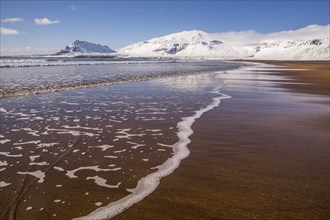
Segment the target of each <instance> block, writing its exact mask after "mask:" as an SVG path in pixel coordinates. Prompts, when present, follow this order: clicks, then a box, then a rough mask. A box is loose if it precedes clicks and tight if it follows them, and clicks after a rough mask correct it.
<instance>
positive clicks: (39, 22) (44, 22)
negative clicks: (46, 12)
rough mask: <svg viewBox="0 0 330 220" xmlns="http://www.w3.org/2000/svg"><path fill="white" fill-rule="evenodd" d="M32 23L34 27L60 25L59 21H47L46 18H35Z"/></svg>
mask: <svg viewBox="0 0 330 220" xmlns="http://www.w3.org/2000/svg"><path fill="white" fill-rule="evenodd" d="M34 23H35V24H36V25H50V24H58V23H60V21H59V20H53V21H52V20H49V19H48V18H40V19H39V18H35V19H34Z"/></svg>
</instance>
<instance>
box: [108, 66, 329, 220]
mask: <svg viewBox="0 0 330 220" xmlns="http://www.w3.org/2000/svg"><path fill="white" fill-rule="evenodd" d="M265 63H268V64H273V65H276V66H278V67H276V68H269V69H268V71H265V70H262V71H256V72H255V75H254V77H253V78H250V79H248V80H241V79H232V80H227V81H228V82H227V83H225V84H226V86H225V87H224V89H222V92H224V93H226V94H229V95H231V96H232V97H233V98H231V99H228V100H225V101H224V102H223V103H221V105H220V107H218V108H216V109H213V110H211V111H210V112H207V113H206V114H205V115H204V116H203V117H202V118H201V119H199V120H198V121H197V122H196V123H195V124H194V125H193V129H194V134H193V135H192V136H191V140H192V143H191V144H189V146H188V147H189V149H190V151H191V154H190V156H189V158H187V159H185V160H184V161H182V163H181V166H180V167H179V169H177V170H176V171H175V172H174V173H173V174H172V175H170V176H168V177H166V178H164V179H163V180H162V182H161V184H160V186H159V188H158V189H157V190H156V191H155V192H154V193H153V194H152V195H151V196H149V197H147V198H146V199H145V200H143V201H142V202H140V203H138V204H136V205H135V206H133V207H132V208H130V209H128V210H127V211H125V212H124V213H122V214H120V215H118V216H117V217H115V218H114V219H116V220H117V219H328V218H329V216H330V211H329V206H330V203H329V201H330V200H329V193H330V187H329V177H330V175H329V62H269V61H265ZM301 69H307V70H301ZM265 75H266V76H270V77H272V76H274V78H272V79H271V80H266V81H267V82H266V83H265V80H262V79H261V78H262V77H263V76H265ZM278 76H281V77H282V78H276V77H278ZM283 77H285V79H283ZM229 81H230V82H229ZM270 82H271V83H270ZM302 83H304V84H302Z"/></svg>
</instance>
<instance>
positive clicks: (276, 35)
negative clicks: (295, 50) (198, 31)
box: [212, 25, 330, 44]
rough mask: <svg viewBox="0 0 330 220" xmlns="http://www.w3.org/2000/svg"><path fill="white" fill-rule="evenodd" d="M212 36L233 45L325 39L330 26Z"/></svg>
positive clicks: (222, 33)
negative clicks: (266, 32)
mask: <svg viewBox="0 0 330 220" xmlns="http://www.w3.org/2000/svg"><path fill="white" fill-rule="evenodd" d="M212 35H213V36H214V37H215V38H217V39H220V40H221V41H223V42H224V43H232V44H258V43H262V42H264V41H287V40H311V39H323V38H329V37H330V25H324V26H322V25H309V26H307V27H304V28H300V29H297V30H288V31H281V32H273V33H268V34H262V33H258V32H256V31H253V30H249V31H238V32H234V31H232V32H221V33H213V34H212Z"/></svg>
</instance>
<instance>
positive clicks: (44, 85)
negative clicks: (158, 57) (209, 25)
mask: <svg viewBox="0 0 330 220" xmlns="http://www.w3.org/2000/svg"><path fill="white" fill-rule="evenodd" d="M74 63H76V64H77V63H79V62H74ZM239 66H242V64H238V63H229V62H223V61H177V62H174V61H170V62H169V61H167V62H164V61H155V60H154V61H153V60H149V61H136V62H135V61H134V62H133V63H120V62H119V63H116V62H112V64H103V65H74V66H72V65H71V66H70V65H69V66H68V65H65V66H42V67H24V68H1V73H0V77H1V88H0V96H17V95H29V94H36V93H43V92H52V91H59V90H68V89H72V88H80V87H90V86H95V85H107V84H114V83H122V82H132V81H141V80H148V79H154V78H163V77H168V76H177V75H189V74H192V73H201V72H210V71H220V70H229V69H233V68H238V67H239Z"/></svg>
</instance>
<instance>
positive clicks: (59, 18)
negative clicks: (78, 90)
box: [1, 0, 329, 52]
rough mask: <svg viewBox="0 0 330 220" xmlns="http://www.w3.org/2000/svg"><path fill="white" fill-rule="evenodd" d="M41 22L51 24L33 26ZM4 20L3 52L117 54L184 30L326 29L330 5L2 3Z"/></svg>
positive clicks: (292, 3) (254, 2) (266, 31)
mask: <svg viewBox="0 0 330 220" xmlns="http://www.w3.org/2000/svg"><path fill="white" fill-rule="evenodd" d="M8 18H21V19H22V21H17V19H16V21H13V20H8ZM43 18H47V19H48V20H39V21H35V19H43ZM5 19H7V20H5ZM1 21H2V22H1V28H2V30H1V32H2V34H1V48H2V49H6V50H22V51H24V48H25V49H26V50H29V49H30V48H34V49H36V50H37V51H41V52H48V51H53V50H59V49H61V48H63V47H64V46H66V45H67V44H69V43H71V42H72V41H74V40H75V39H80V40H86V41H90V42H95V43H100V44H106V45H109V46H110V47H111V48H114V49H118V48H120V47H123V46H127V45H129V44H132V43H135V42H138V41H142V40H147V39H150V38H153V37H159V36H163V35H166V34H170V33H173V32H179V31H183V30H192V29H198V30H203V31H206V32H225V31H243V30H255V31H257V32H260V33H269V32H277V31H282V30H291V29H298V28H302V27H305V26H307V25H310V24H319V25H327V24H328V23H329V1H8V0H7V1H4V0H1ZM37 23H38V24H44V25H37ZM51 23H52V24H51ZM4 29H6V30H4ZM8 30H9V32H8ZM10 31H16V32H14V33H13V32H10ZM5 32H6V34H4V33H5ZM9 33H11V34H9Z"/></svg>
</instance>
